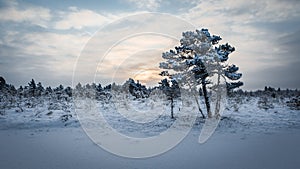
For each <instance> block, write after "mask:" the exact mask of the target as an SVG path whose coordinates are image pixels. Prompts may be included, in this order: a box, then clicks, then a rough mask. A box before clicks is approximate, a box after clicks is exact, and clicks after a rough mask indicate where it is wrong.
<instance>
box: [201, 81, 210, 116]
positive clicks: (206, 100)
mask: <svg viewBox="0 0 300 169" xmlns="http://www.w3.org/2000/svg"><path fill="white" fill-rule="evenodd" d="M201 83H202V90H203V95H204V101H205V105H206V110H207V117H208V118H211V117H212V114H211V111H210V104H209V98H208V95H207V88H206V82H205V79H203V80H202V82H201Z"/></svg>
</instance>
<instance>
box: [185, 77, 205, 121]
mask: <svg viewBox="0 0 300 169" xmlns="http://www.w3.org/2000/svg"><path fill="white" fill-rule="evenodd" d="M188 85H189V88H190V89H192V87H191V85H190V84H189V83H188ZM192 95H193V96H194V98H195V101H196V103H197V106H198V110H199V112H200V113H201V115H202V118H204V119H205V115H204V114H203V112H202V110H201V108H200V104H199V101H198V97H197V96H196V95H195V93H193V92H192Z"/></svg>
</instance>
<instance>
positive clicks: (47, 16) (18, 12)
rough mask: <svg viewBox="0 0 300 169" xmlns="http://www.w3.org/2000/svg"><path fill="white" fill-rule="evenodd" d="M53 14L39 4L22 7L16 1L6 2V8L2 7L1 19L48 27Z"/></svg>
mask: <svg viewBox="0 0 300 169" xmlns="http://www.w3.org/2000/svg"><path fill="white" fill-rule="evenodd" d="M51 18H52V15H51V13H50V10H49V9H47V8H43V7H39V6H33V5H30V6H28V5H27V6H26V7H25V8H24V7H23V8H21V7H20V5H19V4H18V3H17V2H16V1H12V2H9V3H6V7H5V8H0V21H11V22H18V23H30V24H33V25H38V26H41V27H47V25H48V24H47V22H48V21H50V20H51Z"/></svg>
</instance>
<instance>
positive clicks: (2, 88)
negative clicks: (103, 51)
mask: <svg viewBox="0 0 300 169" xmlns="http://www.w3.org/2000/svg"><path fill="white" fill-rule="evenodd" d="M169 88H170V89H172V88H171V86H170V87H168V86H166V85H165V84H164V83H163V81H162V82H161V83H160V84H159V86H156V87H152V88H150V87H146V86H145V85H142V84H141V83H140V82H139V81H137V82H136V81H134V80H133V79H131V78H129V79H128V80H127V81H126V82H125V83H124V84H123V85H117V84H115V83H112V84H109V85H106V86H104V87H103V86H102V85H101V84H100V83H98V84H96V83H92V84H85V85H82V84H81V83H78V84H77V85H76V86H75V87H74V88H72V87H70V86H66V87H64V86H63V85H59V86H57V87H55V88H52V87H51V86H48V87H44V86H43V85H42V83H41V82H38V83H36V82H35V80H34V79H32V80H31V81H30V82H29V83H28V85H25V86H20V87H18V88H16V87H15V86H14V85H12V84H7V83H6V81H5V79H4V78H3V77H0V92H1V93H2V95H11V96H17V97H24V98H30V97H41V96H51V97H56V98H57V99H59V100H60V99H64V100H69V99H70V98H72V96H73V95H76V96H82V97H95V98H96V99H102V98H104V97H105V98H107V97H110V93H111V91H112V90H113V91H114V92H121V91H122V92H127V93H130V94H131V95H132V96H133V97H134V98H147V97H148V96H149V95H150V93H151V91H153V90H156V89H159V90H162V91H163V92H164V93H165V94H166V95H167V96H168V93H171V94H173V95H179V93H178V92H180V90H179V89H174V91H176V93H175V94H174V93H172V92H169V91H168V90H170V89H169ZM178 88H179V87H178ZM169 95H170V94H169ZM228 96H229V97H235V96H248V97H261V96H264V97H273V98H276V97H298V96H300V91H299V90H298V89H294V90H293V89H281V88H273V87H268V86H266V87H265V88H264V89H262V90H255V91H245V90H242V89H238V90H234V91H230V92H229V93H228Z"/></svg>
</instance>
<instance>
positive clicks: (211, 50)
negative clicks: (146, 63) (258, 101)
mask: <svg viewBox="0 0 300 169" xmlns="http://www.w3.org/2000/svg"><path fill="white" fill-rule="evenodd" d="M220 40H222V38H221V37H220V36H216V35H211V34H210V33H209V31H208V30H207V29H201V30H196V31H195V32H194V31H187V32H183V33H182V39H181V40H180V45H179V46H176V47H175V50H170V51H167V52H164V53H163V54H162V58H163V59H165V61H164V62H161V63H160V65H159V67H160V68H161V69H165V70H164V71H163V72H162V73H161V75H163V76H168V77H169V78H171V79H176V81H178V82H180V83H181V84H187V83H190V84H189V85H192V86H193V85H196V84H199V83H201V81H203V80H205V79H206V78H207V77H208V76H210V75H211V74H213V73H217V72H216V70H217V69H220V65H222V66H221V68H222V71H223V72H224V78H226V79H227V87H228V89H233V88H236V87H239V86H241V85H243V83H242V82H230V81H231V80H233V81H234V80H239V79H240V78H241V76H242V74H241V73H237V71H238V69H239V68H238V67H237V66H236V65H227V64H226V63H225V62H226V61H227V60H228V56H229V54H231V53H232V52H234V51H235V48H234V47H232V46H230V45H229V44H228V43H226V44H224V45H218V43H219V41H220ZM217 45H218V46H217ZM167 70H172V71H174V72H175V73H169V72H168V71H167ZM192 81H195V82H196V83H194V82H192Z"/></svg>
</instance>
